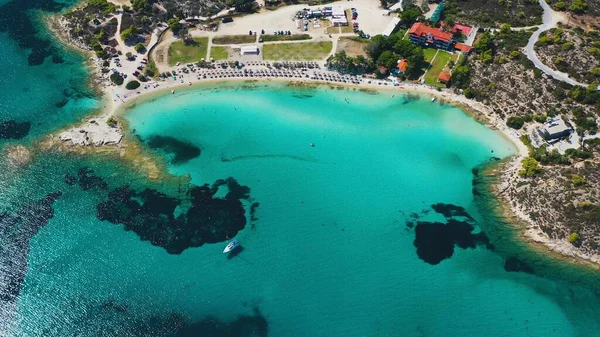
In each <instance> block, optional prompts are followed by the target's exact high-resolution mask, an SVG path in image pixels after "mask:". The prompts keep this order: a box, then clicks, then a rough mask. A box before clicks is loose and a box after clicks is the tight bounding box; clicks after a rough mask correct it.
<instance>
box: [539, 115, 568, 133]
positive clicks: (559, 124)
mask: <svg viewBox="0 0 600 337" xmlns="http://www.w3.org/2000/svg"><path fill="white" fill-rule="evenodd" d="M544 129H545V130H546V132H548V134H550V135H554V134H560V133H563V132H565V131H570V130H571V127H570V126H568V125H567V123H565V121H563V120H562V118H560V117H559V118H554V119H553V120H551V121H550V122H548V123H546V124H544Z"/></svg>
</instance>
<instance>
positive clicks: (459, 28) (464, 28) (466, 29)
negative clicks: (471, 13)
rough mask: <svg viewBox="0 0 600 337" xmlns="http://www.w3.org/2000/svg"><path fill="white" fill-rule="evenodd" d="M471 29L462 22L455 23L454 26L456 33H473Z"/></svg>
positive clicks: (453, 29)
mask: <svg viewBox="0 0 600 337" xmlns="http://www.w3.org/2000/svg"><path fill="white" fill-rule="evenodd" d="M471 29H472V28H471V27H469V26H465V25H461V24H460V23H456V24H454V27H452V31H453V32H455V33H458V32H460V33H461V34H463V35H469V34H471Z"/></svg>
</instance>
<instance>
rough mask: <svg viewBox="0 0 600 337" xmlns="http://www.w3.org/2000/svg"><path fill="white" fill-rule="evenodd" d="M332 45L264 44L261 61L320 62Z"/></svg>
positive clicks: (308, 43) (312, 43) (330, 43)
mask: <svg viewBox="0 0 600 337" xmlns="http://www.w3.org/2000/svg"><path fill="white" fill-rule="evenodd" d="M332 47H333V43H332V42H331V41H324V42H306V43H279V44H265V45H264V46H263V59H265V60H295V61H308V60H322V59H324V58H325V57H326V56H327V55H329V53H330V52H331V48H332Z"/></svg>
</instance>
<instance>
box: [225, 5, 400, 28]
mask: <svg viewBox="0 0 600 337" xmlns="http://www.w3.org/2000/svg"><path fill="white" fill-rule="evenodd" d="M327 6H342V7H344V8H347V9H349V8H356V11H357V12H358V13H359V16H358V17H357V20H356V21H358V22H359V23H360V29H362V30H363V31H364V32H365V33H367V34H370V35H377V34H381V32H383V30H384V29H385V27H386V26H387V25H388V23H389V22H390V21H391V20H392V18H393V16H388V15H387V13H388V11H387V10H384V9H381V8H379V1H376V0H353V1H336V2H332V3H329V4H327ZM323 7H325V5H320V6H306V5H293V6H286V7H283V8H280V9H277V10H275V11H264V12H261V13H258V14H251V15H246V16H243V17H240V18H234V21H233V22H230V23H225V24H221V25H220V26H219V30H218V34H219V35H221V34H224V35H235V34H248V31H250V30H252V31H259V32H260V31H261V30H262V29H264V30H265V31H266V32H269V31H279V30H283V31H288V30H289V31H292V33H300V32H302V31H301V29H298V28H297V26H296V19H295V18H294V16H295V15H296V13H297V12H298V11H301V10H303V9H304V8H308V9H309V10H317V9H320V8H323ZM351 19H352V18H351V17H348V20H351ZM309 26H310V28H309V31H308V33H310V34H314V35H326V34H325V26H326V25H324V24H322V25H321V26H320V27H318V28H314V27H313V26H312V23H311V25H309Z"/></svg>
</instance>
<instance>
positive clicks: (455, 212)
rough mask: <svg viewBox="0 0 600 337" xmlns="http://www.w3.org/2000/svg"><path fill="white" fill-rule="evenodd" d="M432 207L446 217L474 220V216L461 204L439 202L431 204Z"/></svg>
mask: <svg viewBox="0 0 600 337" xmlns="http://www.w3.org/2000/svg"><path fill="white" fill-rule="evenodd" d="M431 208H432V209H433V210H434V211H435V212H436V213H439V214H441V215H443V216H444V217H445V218H446V219H449V218H453V217H464V218H467V219H469V220H470V221H473V218H472V217H471V216H470V215H469V213H467V210H466V209H464V207H461V206H456V205H452V204H443V203H437V204H433V205H431Z"/></svg>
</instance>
